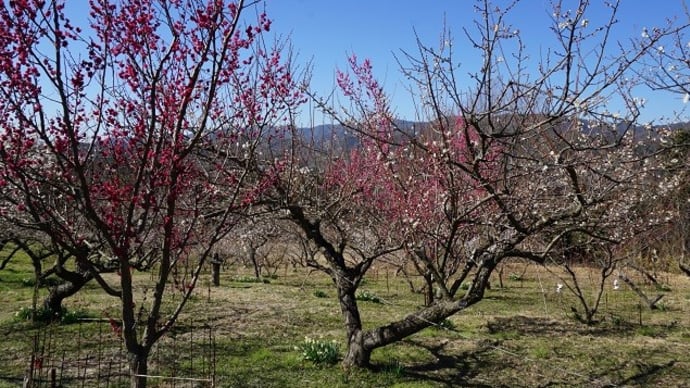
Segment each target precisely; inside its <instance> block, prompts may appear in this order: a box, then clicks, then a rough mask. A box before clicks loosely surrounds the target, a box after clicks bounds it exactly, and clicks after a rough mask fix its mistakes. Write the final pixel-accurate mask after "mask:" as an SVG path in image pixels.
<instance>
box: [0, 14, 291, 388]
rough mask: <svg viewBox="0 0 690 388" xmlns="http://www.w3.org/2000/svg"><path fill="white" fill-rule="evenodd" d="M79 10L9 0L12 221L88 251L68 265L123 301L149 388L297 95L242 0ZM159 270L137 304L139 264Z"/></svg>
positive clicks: (6, 148) (134, 365) (2, 134)
mask: <svg viewBox="0 0 690 388" xmlns="http://www.w3.org/2000/svg"><path fill="white" fill-rule="evenodd" d="M69 6H75V5H74V4H71V3H70V4H69V5H67V4H65V2H63V1H59V0H22V1H9V2H4V3H3V5H2V6H1V7H0V41H1V42H0V47H1V48H0V50H2V54H1V55H0V115H1V116H2V119H3V120H2V124H0V186H1V187H2V192H3V195H4V198H3V207H2V216H3V217H4V218H5V219H7V220H9V221H10V222H13V223H15V224H17V225H21V226H23V227H25V228H31V229H34V230H37V231H39V232H41V233H43V234H44V235H46V236H48V238H49V239H50V242H51V243H52V244H54V245H56V246H59V247H62V248H63V249H65V250H68V251H72V252H81V254H78V255H73V256H72V257H74V258H76V264H74V266H77V267H79V268H82V269H83V270H84V271H86V272H89V273H90V276H93V277H95V278H96V279H97V280H98V283H99V284H100V285H101V286H102V287H103V288H104V289H105V290H106V291H107V292H108V293H109V294H112V295H115V296H116V297H117V298H118V300H119V302H120V317H119V318H120V319H121V333H122V337H123V340H124V343H125V345H126V349H127V351H128V352H129V354H130V365H131V374H132V384H133V386H145V385H146V377H145V375H146V374H147V359H148V355H149V352H150V350H151V348H152V346H153V345H154V344H155V343H156V341H157V340H158V339H159V338H161V337H162V336H163V335H165V333H166V332H168V331H169V330H170V328H171V327H172V326H173V325H174V323H175V321H176V319H177V318H178V317H179V315H180V313H181V311H182V310H183V308H184V306H185V304H186V302H187V300H188V298H189V296H190V295H191V293H192V291H193V290H194V287H195V285H196V284H197V281H198V279H199V274H200V271H201V268H202V266H203V264H204V262H205V260H206V258H207V257H209V255H210V254H211V253H212V251H213V248H214V245H215V244H216V243H217V242H218V241H219V240H220V239H221V238H223V237H224V236H226V235H227V234H228V233H229V232H230V231H231V230H232V229H233V227H234V226H235V224H236V223H237V220H238V217H239V216H240V215H241V214H242V213H243V212H244V210H245V209H246V208H247V207H249V206H251V205H252V204H253V203H255V202H256V201H257V200H258V199H259V198H261V196H262V195H263V194H264V192H265V191H266V190H268V189H269V188H270V187H271V186H272V184H273V182H274V181H275V178H276V176H277V174H278V173H279V172H280V171H279V170H280V163H279V162H278V163H276V162H275V161H276V158H275V157H270V158H269V156H270V151H271V150H272V149H273V148H272V147H271V144H272V143H273V142H274V141H277V140H280V138H281V136H282V130H281V129H280V128H285V127H287V126H288V125H289V124H290V120H291V114H292V110H293V109H294V108H295V107H296V106H297V105H298V104H299V103H300V101H301V100H302V97H301V95H300V92H299V88H298V87H297V84H296V82H295V80H294V79H293V73H292V69H291V68H290V66H289V63H287V61H286V60H285V59H284V58H282V57H281V50H282V46H277V47H276V48H271V47H268V45H267V44H265V43H264V40H263V38H262V35H263V34H264V33H265V32H266V31H269V29H270V26H271V21H270V20H269V19H268V18H267V17H266V15H264V14H258V13H257V14H256V15H258V16H257V19H256V20H253V21H249V22H247V21H246V20H245V19H246V17H244V15H245V14H247V12H245V11H246V8H247V7H248V5H246V4H244V2H243V1H242V0H240V1H238V2H228V1H222V0H209V1H190V0H175V1H172V0H170V1H162V0H128V1H109V0H91V1H89V3H88V7H89V10H90V11H89V20H88V25H86V26H79V25H78V23H76V22H75V21H73V20H70V19H69V17H68V15H69V9H68V8H66V7H69ZM82 6H83V5H82ZM248 14H249V15H253V14H255V13H254V12H249V13H248ZM96 253H97V254H96ZM102 260H107V261H108V262H109V265H112V266H114V268H115V271H116V272H117V273H118V275H119V276H118V277H117V282H115V283H109V282H108V281H107V280H106V279H105V278H103V277H101V276H100V275H99V270H98V268H99V266H101V265H103V264H102V262H101V261H102ZM151 267H155V269H156V271H155V275H154V277H155V279H154V280H155V281H154V284H153V285H151V287H152V291H151V292H150V295H149V297H148V298H146V299H137V298H138V297H139V298H140V297H141V293H140V292H139V291H137V290H138V289H139V288H140V287H142V285H140V284H138V282H139V281H138V280H137V278H136V277H135V276H134V273H135V271H137V270H140V269H148V268H151ZM147 287H148V286H147ZM175 293H176V294H177V296H175V298H172V297H171V295H173V294H175ZM169 299H171V300H174V301H175V302H174V303H173V304H171V303H168V302H166V301H168V300H169Z"/></svg>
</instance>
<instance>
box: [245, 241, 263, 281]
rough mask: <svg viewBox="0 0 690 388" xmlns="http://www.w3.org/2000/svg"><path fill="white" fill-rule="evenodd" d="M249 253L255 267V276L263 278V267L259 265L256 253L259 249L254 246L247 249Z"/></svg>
mask: <svg viewBox="0 0 690 388" xmlns="http://www.w3.org/2000/svg"><path fill="white" fill-rule="evenodd" d="M247 250H248V252H247V254H248V255H249V261H251V262H252V265H253V266H254V276H255V277H256V278H257V279H259V278H261V266H260V265H259V263H258V262H257V261H256V251H257V249H256V248H254V247H253V246H250V247H249V248H247Z"/></svg>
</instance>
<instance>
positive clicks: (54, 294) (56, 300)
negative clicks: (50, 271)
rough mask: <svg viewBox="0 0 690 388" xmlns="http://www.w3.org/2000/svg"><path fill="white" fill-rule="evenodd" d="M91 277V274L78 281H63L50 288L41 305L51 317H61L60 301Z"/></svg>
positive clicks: (80, 287) (72, 293)
mask: <svg viewBox="0 0 690 388" xmlns="http://www.w3.org/2000/svg"><path fill="white" fill-rule="evenodd" d="M91 279H92V277H91V276H84V277H82V278H81V279H79V280H78V281H74V280H77V279H74V280H73V281H65V282H64V283H61V284H59V285H57V286H55V287H52V288H51V289H50V292H49V293H48V296H46V298H45V299H44V301H43V307H44V308H45V309H47V310H48V311H50V312H51V314H52V315H53V318H60V317H62V313H63V308H62V302H63V301H64V300H65V299H67V298H69V297H70V296H72V295H74V294H76V293H77V292H78V291H79V290H81V289H82V287H84V285H86V283H88V282H89V281H90V280H91Z"/></svg>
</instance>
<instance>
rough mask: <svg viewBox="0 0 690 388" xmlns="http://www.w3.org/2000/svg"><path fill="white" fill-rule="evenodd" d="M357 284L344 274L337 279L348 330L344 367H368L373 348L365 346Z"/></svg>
mask: <svg viewBox="0 0 690 388" xmlns="http://www.w3.org/2000/svg"><path fill="white" fill-rule="evenodd" d="M356 284H357V283H356V282H355V281H354V279H350V278H349V277H345V276H343V275H341V276H339V278H338V279H337V280H336V286H337V287H338V300H339V302H340V310H341V313H342V314H343V318H344V319H345V329H346V330H347V350H346V352H345V357H344V358H343V364H342V365H343V367H344V368H351V367H361V368H366V367H368V366H369V360H370V358H371V351H372V350H373V349H368V348H366V347H365V346H364V336H363V334H364V333H363V332H362V319H361V318H360V315H359V308H358V307H357V298H356V296H355V293H356V291H357V287H356Z"/></svg>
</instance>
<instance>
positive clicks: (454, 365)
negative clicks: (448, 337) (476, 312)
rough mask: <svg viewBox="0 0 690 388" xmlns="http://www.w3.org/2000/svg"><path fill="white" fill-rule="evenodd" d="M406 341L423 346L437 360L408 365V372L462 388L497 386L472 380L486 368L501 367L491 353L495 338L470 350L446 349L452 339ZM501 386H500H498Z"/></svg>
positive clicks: (420, 378)
mask: <svg viewBox="0 0 690 388" xmlns="http://www.w3.org/2000/svg"><path fill="white" fill-rule="evenodd" d="M405 343H407V344H409V345H412V346H417V347H421V348H424V349H425V350H426V351H428V352H429V353H430V354H431V355H432V356H433V357H434V359H435V360H434V361H431V362H427V363H422V364H416V365H412V366H409V367H405V375H406V376H408V377H412V378H415V379H419V380H425V381H434V382H437V383H441V384H443V385H446V386H451V387H455V386H462V387H477V388H479V387H496V386H497V385H496V384H484V383H479V382H476V381H473V380H474V379H475V378H477V377H479V375H480V374H484V373H486V371H487V370H494V369H495V368H500V367H501V366H500V365H496V364H495V363H494V362H493V361H492V360H491V357H490V356H489V354H488V353H490V352H491V351H493V348H492V346H491V345H492V341H481V342H480V343H479V348H478V349H474V350H469V351H460V352H453V351H452V350H451V351H447V350H446V346H447V345H448V344H449V343H450V342H440V343H435V344H429V343H425V342H421V341H415V340H411V339H409V340H406V341H405ZM498 386H500V385H498Z"/></svg>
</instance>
